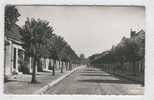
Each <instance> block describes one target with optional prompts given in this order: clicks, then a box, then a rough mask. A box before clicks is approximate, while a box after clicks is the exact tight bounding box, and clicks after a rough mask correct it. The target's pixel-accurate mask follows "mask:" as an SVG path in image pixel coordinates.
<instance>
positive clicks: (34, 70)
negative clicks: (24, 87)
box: [31, 57, 37, 83]
mask: <svg viewBox="0 0 154 100" xmlns="http://www.w3.org/2000/svg"><path fill="white" fill-rule="evenodd" d="M36 64H37V60H36V57H33V73H32V81H31V83H37V80H36Z"/></svg>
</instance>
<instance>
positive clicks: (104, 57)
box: [89, 30, 145, 73]
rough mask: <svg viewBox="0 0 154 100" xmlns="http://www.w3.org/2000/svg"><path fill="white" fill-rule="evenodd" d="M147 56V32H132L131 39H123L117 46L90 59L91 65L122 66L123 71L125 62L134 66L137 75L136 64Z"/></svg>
mask: <svg viewBox="0 0 154 100" xmlns="http://www.w3.org/2000/svg"><path fill="white" fill-rule="evenodd" d="M144 55H145V32H144V31H143V30H141V31H139V32H135V31H131V37H130V38H126V37H123V38H122V40H121V41H120V43H119V44H118V45H117V46H112V48H111V49H110V50H108V51H104V52H103V53H100V54H94V55H92V56H90V57H89V61H90V64H92V65H98V64H116V63H119V64H120V67H119V68H120V69H123V66H124V65H123V64H124V63H125V62H131V63H132V64H133V68H134V73H135V62H136V61H140V60H143V59H144Z"/></svg>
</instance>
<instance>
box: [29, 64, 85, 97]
mask: <svg viewBox="0 0 154 100" xmlns="http://www.w3.org/2000/svg"><path fill="white" fill-rule="evenodd" d="M84 67H85V66H80V67H77V68H74V69H73V70H71V71H70V72H68V73H67V74H65V75H63V76H61V77H60V78H58V79H56V80H54V81H52V82H51V83H48V84H47V85H45V86H44V87H42V88H41V89H39V90H37V91H35V92H33V93H32V94H43V93H44V92H45V91H46V90H47V89H49V88H51V87H52V86H54V85H56V84H58V83H59V82H60V81H62V80H63V79H64V78H66V77H68V76H69V75H71V74H72V73H73V72H75V71H76V70H79V69H82V68H84Z"/></svg>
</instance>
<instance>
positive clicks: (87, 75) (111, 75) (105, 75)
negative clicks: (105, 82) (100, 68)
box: [80, 74, 112, 76]
mask: <svg viewBox="0 0 154 100" xmlns="http://www.w3.org/2000/svg"><path fill="white" fill-rule="evenodd" d="M80 76H112V75H102V74H80Z"/></svg>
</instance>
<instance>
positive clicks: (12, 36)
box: [5, 25, 22, 41]
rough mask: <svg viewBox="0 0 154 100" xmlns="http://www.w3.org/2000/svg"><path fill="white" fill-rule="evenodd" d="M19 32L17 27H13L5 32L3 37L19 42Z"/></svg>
mask: <svg viewBox="0 0 154 100" xmlns="http://www.w3.org/2000/svg"><path fill="white" fill-rule="evenodd" d="M20 30H21V28H20V27H19V26H18V25H13V26H12V27H11V29H10V30H9V31H8V30H6V33H5V35H6V37H7V38H10V39H13V40H17V41H21V38H22V36H21V35H20V32H21V31H20Z"/></svg>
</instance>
